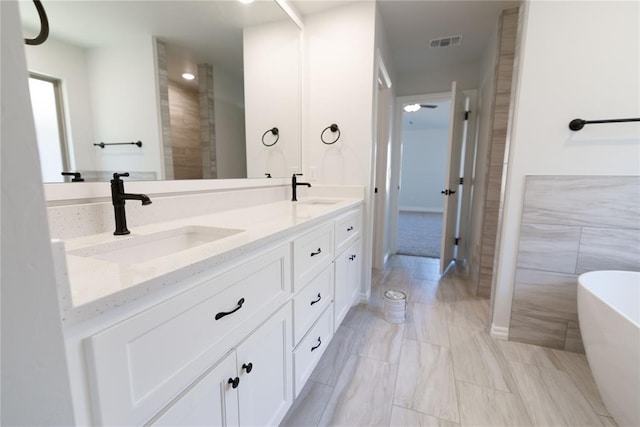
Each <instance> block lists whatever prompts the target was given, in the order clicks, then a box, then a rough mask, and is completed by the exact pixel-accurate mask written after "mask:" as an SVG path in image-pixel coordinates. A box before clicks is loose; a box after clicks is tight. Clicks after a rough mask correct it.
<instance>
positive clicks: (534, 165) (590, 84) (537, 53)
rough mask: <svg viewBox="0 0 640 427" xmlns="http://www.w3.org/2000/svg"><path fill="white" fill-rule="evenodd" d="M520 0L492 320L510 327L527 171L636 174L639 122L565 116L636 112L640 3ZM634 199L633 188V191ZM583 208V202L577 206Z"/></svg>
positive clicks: (639, 99) (639, 161) (639, 84)
mask: <svg viewBox="0 0 640 427" xmlns="http://www.w3.org/2000/svg"><path fill="white" fill-rule="evenodd" d="M576 5H577V4H576V3H575V2H528V3H525V7H526V9H525V13H526V15H525V27H524V46H523V49H522V55H521V57H520V61H521V63H520V64H521V66H520V71H519V73H518V76H517V78H518V89H517V97H516V102H515V115H514V121H513V127H512V133H511V138H512V142H511V151H510V153H509V169H508V172H507V173H508V175H507V179H506V190H505V205H504V216H503V227H502V233H501V234H500V237H499V239H500V242H499V243H500V250H499V253H498V257H499V259H498V268H497V283H496V293H495V308H494V317H493V326H494V327H496V328H506V327H508V325H509V315H510V311H511V299H512V294H513V280H514V274H515V265H516V256H517V249H518V237H519V232H520V218H521V212H522V196H523V194H522V193H523V188H524V178H525V176H526V175H638V174H640V127H639V125H638V124H610V125H590V126H589V125H588V126H586V127H585V128H584V129H583V130H581V131H580V132H572V131H570V130H569V129H568V128H567V125H568V123H569V121H570V120H572V119H574V118H583V119H605V118H624V117H639V116H640V96H639V94H640V79H638V76H639V75H640V69H639V68H640V34H639V25H638V18H639V16H640V15H639V13H640V10H639V7H640V5H639V3H638V2H613V1H606V2H580V3H579V7H576ZM629 197H638V195H629ZM576 208H579V207H576Z"/></svg>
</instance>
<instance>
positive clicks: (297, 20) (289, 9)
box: [275, 0, 304, 30]
mask: <svg viewBox="0 0 640 427" xmlns="http://www.w3.org/2000/svg"><path fill="white" fill-rule="evenodd" d="M275 2H276V3H277V4H278V6H280V8H281V9H282V10H283V11H284V13H286V14H287V16H288V17H289V19H291V20H292V21H293V23H294V24H296V25H297V26H298V28H300V29H301V30H304V22H303V21H302V17H301V16H300V14H299V13H298V11H297V10H296V9H295V8H294V7H293V6H292V5H290V4H289V3H288V2H287V0H275Z"/></svg>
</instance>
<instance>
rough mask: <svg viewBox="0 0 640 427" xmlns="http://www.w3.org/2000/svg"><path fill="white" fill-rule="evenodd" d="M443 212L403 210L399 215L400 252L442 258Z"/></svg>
mask: <svg viewBox="0 0 640 427" xmlns="http://www.w3.org/2000/svg"><path fill="white" fill-rule="evenodd" d="M441 238H442V214H441V213H423V212H403V211H400V213H399V215H398V253H399V254H402V255H414V256H422V257H429V258H440V239H441Z"/></svg>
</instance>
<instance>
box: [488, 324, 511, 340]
mask: <svg viewBox="0 0 640 427" xmlns="http://www.w3.org/2000/svg"><path fill="white" fill-rule="evenodd" d="M489 334H490V335H491V336H492V337H493V338H495V339H497V340H502V341H509V328H505V327H504V326H496V325H494V324H493V323H492V324H491V332H490V333H489Z"/></svg>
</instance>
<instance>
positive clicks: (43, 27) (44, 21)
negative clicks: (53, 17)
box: [24, 0, 49, 46]
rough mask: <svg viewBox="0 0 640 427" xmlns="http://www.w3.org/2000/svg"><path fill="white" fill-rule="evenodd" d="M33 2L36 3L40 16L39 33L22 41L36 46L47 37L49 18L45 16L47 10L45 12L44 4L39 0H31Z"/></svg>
mask: <svg viewBox="0 0 640 427" xmlns="http://www.w3.org/2000/svg"><path fill="white" fill-rule="evenodd" d="M33 4H35V5H36V10H37V11H38V16H39V17H40V34H38V36H37V37H35V38H33V39H24V42H25V43H26V44H28V45H30V46H38V45H39V44H42V43H44V42H45V41H47V38H49V19H48V18H47V12H45V10H44V6H43V5H42V2H41V1H40V0H33Z"/></svg>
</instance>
